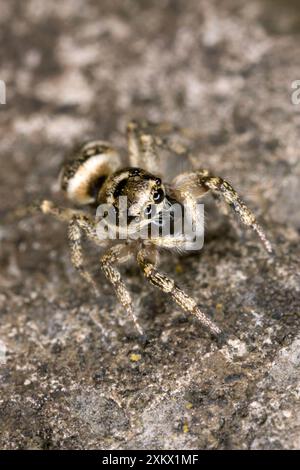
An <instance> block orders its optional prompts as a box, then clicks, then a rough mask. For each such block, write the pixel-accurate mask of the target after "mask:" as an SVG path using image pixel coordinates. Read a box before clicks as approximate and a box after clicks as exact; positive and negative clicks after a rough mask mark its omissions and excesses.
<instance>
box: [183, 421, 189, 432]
mask: <svg viewBox="0 0 300 470" xmlns="http://www.w3.org/2000/svg"><path fill="white" fill-rule="evenodd" d="M183 432H184V433H185V434H186V433H187V432H189V426H188V424H187V423H184V425H183Z"/></svg>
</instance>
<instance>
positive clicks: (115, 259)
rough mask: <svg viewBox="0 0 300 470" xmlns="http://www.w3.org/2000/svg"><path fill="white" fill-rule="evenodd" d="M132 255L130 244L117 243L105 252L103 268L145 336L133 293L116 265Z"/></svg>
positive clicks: (120, 300)
mask: <svg viewBox="0 0 300 470" xmlns="http://www.w3.org/2000/svg"><path fill="white" fill-rule="evenodd" d="M131 257H132V252H131V249H130V246H129V245H122V244H119V245H115V246H113V247H112V248H111V249H110V250H109V251H107V253H105V254H104V255H103V256H102V258H101V260H100V263H101V268H102V270H103V272H104V274H105V276H106V278H107V279H108V280H109V282H111V284H112V285H113V287H114V290H115V293H116V296H117V297H118V300H119V302H120V303H121V304H122V305H123V307H124V308H125V310H126V312H127V313H128V315H129V316H130V317H131V319H132V321H133V323H134V325H135V327H136V329H137V330H138V332H139V333H140V335H141V336H143V334H144V333H143V330H142V328H141V326H140V324H139V322H138V320H137V318H136V316H135V313H134V310H133V305H132V299H131V295H130V293H129V291H128V289H127V288H126V286H125V284H124V282H123V281H122V279H121V274H120V272H119V271H118V269H117V268H116V267H115V265H116V264H122V263H125V262H126V261H128V260H129V259H130V258H131Z"/></svg>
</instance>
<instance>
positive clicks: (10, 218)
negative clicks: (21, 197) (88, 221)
mask: <svg viewBox="0 0 300 470" xmlns="http://www.w3.org/2000/svg"><path fill="white" fill-rule="evenodd" d="M40 213H42V214H49V215H52V216H53V217H55V218H56V219H57V220H60V221H63V222H68V221H69V220H71V218H72V217H73V216H74V215H81V214H82V215H85V212H83V211H80V210H76V209H70V208H67V207H59V206H57V205H56V204H54V203H53V202H52V201H48V200H44V201H37V202H34V203H32V204H30V205H28V206H24V207H18V208H17V209H15V210H13V211H11V212H9V213H8V214H7V216H5V217H4V220H5V221H7V222H8V223H12V222H16V221H18V220H20V219H23V218H25V217H30V216H33V215H36V214H40Z"/></svg>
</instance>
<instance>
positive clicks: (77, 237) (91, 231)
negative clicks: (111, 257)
mask: <svg viewBox="0 0 300 470" xmlns="http://www.w3.org/2000/svg"><path fill="white" fill-rule="evenodd" d="M83 234H85V235H86V236H87V238H89V239H90V240H93V241H96V237H97V234H96V232H95V227H94V225H91V224H90V221H89V220H88V218H87V217H86V216H85V215H74V216H73V217H72V219H71V220H70V222H69V227H68V239H69V247H70V252H71V261H72V264H73V266H74V268H75V269H76V271H77V272H78V273H79V274H80V276H81V277H82V278H83V279H84V280H85V281H86V282H87V283H88V284H90V285H91V287H92V288H93V290H94V292H95V294H96V295H99V289H98V287H97V285H96V283H95V281H94V279H93V278H92V276H91V274H90V273H89V272H88V271H87V270H86V269H85V267H84V257H83V253H82V236H83Z"/></svg>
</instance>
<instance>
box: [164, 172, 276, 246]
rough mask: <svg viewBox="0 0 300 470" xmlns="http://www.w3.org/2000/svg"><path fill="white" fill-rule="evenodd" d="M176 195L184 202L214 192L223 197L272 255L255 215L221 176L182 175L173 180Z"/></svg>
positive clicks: (207, 173) (194, 173)
mask: <svg viewBox="0 0 300 470" xmlns="http://www.w3.org/2000/svg"><path fill="white" fill-rule="evenodd" d="M172 184H173V187H174V191H175V193H177V195H178V196H179V197H180V198H181V199H182V200H194V201H196V200H197V199H199V198H200V197H202V196H203V195H204V194H206V193H207V192H208V191H212V192H213V193H215V195H217V196H221V197H223V199H224V201H225V202H226V203H227V204H228V205H229V206H230V207H231V208H232V209H233V210H234V212H235V213H236V214H237V215H238V217H239V219H240V221H241V222H242V223H243V224H244V225H246V226H248V227H250V228H252V230H254V231H255V232H256V233H257V234H258V236H259V237H260V239H261V241H262V242H263V244H264V247H265V249H266V250H267V251H268V252H269V253H272V251H273V250H272V246H271V243H270V241H269V240H268V239H267V237H266V235H265V233H264V231H263V229H262V228H261V226H260V225H259V224H258V222H257V220H256V218H255V216H254V214H253V213H252V212H251V210H250V209H249V208H248V207H247V206H246V204H245V203H244V202H243V201H242V199H241V198H240V197H239V195H238V193H237V192H236V191H235V189H234V188H233V187H232V186H231V184H230V183H228V182H227V181H225V180H223V179H222V178H220V177H219V176H212V175H210V174H209V172H208V171H207V170H196V171H193V172H188V173H182V174H181V175H178V176H177V177H176V178H175V179H174V180H173V183H172Z"/></svg>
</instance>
